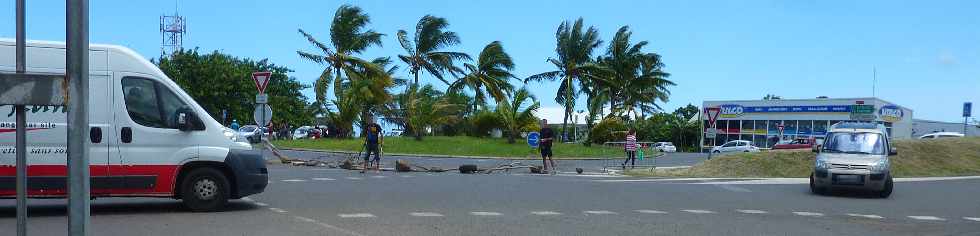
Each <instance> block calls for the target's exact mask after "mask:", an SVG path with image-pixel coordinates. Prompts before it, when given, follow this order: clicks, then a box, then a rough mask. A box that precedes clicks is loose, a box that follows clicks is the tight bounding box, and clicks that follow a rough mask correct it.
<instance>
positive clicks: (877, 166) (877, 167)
mask: <svg viewBox="0 0 980 236" xmlns="http://www.w3.org/2000/svg"><path fill="white" fill-rule="evenodd" d="M888 167H889V163H888V159H881V160H880V161H878V162H875V163H874V164H872V165H871V168H870V170H871V172H874V173H882V172H885V171H888Z"/></svg>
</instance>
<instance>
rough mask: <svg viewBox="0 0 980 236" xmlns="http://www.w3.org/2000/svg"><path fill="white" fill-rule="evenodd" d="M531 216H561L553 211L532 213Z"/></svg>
mask: <svg viewBox="0 0 980 236" xmlns="http://www.w3.org/2000/svg"><path fill="white" fill-rule="evenodd" d="M531 214H534V215H539V216H556V215H561V213H560V212H554V211H532V212H531Z"/></svg>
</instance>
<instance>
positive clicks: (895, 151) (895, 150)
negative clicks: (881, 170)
mask: <svg viewBox="0 0 980 236" xmlns="http://www.w3.org/2000/svg"><path fill="white" fill-rule="evenodd" d="M888 155H889V156H894V155H898V148H891V149H889V150H888Z"/></svg>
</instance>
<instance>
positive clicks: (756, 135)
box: [701, 97, 913, 148]
mask: <svg viewBox="0 0 980 236" xmlns="http://www.w3.org/2000/svg"><path fill="white" fill-rule="evenodd" d="M702 105H703V106H702V110H703V111H702V116H701V124H702V134H703V135H701V140H702V141H701V145H702V146H701V147H702V148H710V147H712V146H715V145H721V144H724V143H725V142H727V141H731V140H747V141H751V142H752V143H753V144H754V145H755V146H758V147H761V148H769V147H772V146H773V145H775V144H776V142H778V141H779V140H780V138H782V139H783V140H791V139H796V138H809V137H822V136H824V135H826V134H827V129H828V128H829V127H830V126H831V125H834V124H836V123H838V122H842V121H852V120H863V121H874V122H877V123H882V124H884V125H885V127H887V129H888V130H887V132H888V135H889V136H891V137H892V138H894V139H910V138H912V133H913V132H912V129H913V119H912V110H911V109H908V108H905V107H902V106H899V105H897V104H894V103H891V102H888V101H885V100H881V99H879V98H873V97H869V98H817V99H776V100H740V101H705V102H704V103H703V104H702ZM712 121H713V123H712Z"/></svg>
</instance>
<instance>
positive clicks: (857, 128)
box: [810, 122, 898, 198]
mask: <svg viewBox="0 0 980 236" xmlns="http://www.w3.org/2000/svg"><path fill="white" fill-rule="evenodd" d="M885 130H886V129H885V126H884V125H881V124H874V123H858V122H844V123H839V124H836V125H834V126H832V127H831V128H830V131H829V132H828V133H827V136H826V138H825V139H824V142H823V145H821V146H820V147H814V151H815V152H818V153H817V159H816V161H815V163H814V168H813V169H814V170H813V173H812V174H810V191H812V192H813V193H815V194H824V193H826V192H827V190H829V189H858V190H861V189H863V190H871V191H874V192H875V194H876V195H877V196H878V197H881V198H887V197H888V196H890V195H891V193H892V188H893V182H892V177H891V168H890V165H891V164H890V163H889V160H888V157H889V156H893V155H897V154H898V152H897V151H896V150H895V148H894V147H893V146H892V144H891V142H890V140H889V138H888V134H887V133H886V131H885Z"/></svg>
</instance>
